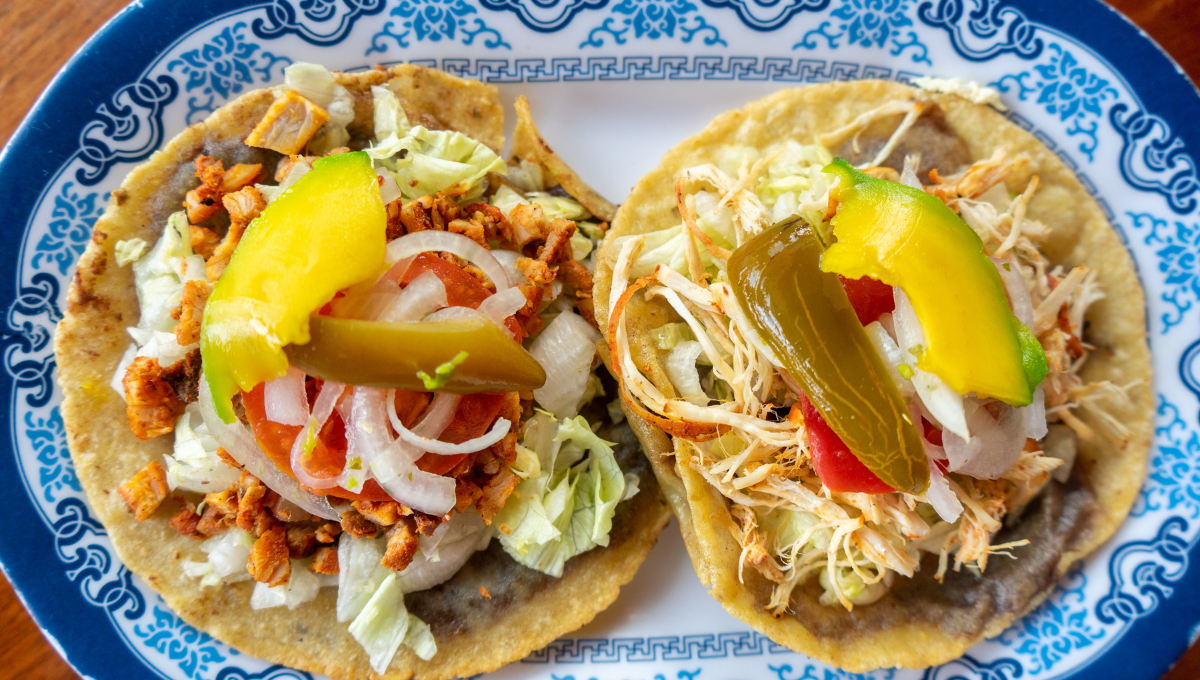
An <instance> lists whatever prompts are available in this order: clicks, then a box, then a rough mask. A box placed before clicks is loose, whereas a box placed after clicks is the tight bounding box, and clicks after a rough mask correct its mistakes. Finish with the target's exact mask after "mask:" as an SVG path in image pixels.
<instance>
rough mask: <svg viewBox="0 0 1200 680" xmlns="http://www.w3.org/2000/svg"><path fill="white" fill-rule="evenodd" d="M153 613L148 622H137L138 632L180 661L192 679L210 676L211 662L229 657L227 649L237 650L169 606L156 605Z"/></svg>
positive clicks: (143, 641)
mask: <svg viewBox="0 0 1200 680" xmlns="http://www.w3.org/2000/svg"><path fill="white" fill-rule="evenodd" d="M152 616H153V621H152V622H151V623H149V624H148V625H141V624H139V625H136V626H134V627H133V632H134V634H135V635H137V636H138V637H140V638H142V644H144V645H146V646H147V647H151V648H153V649H154V650H156V651H158V652H159V653H160V654H165V655H166V656H167V658H169V659H171V660H172V661H174V662H175V663H177V664H179V669H180V670H181V671H183V672H184V674H185V675H186V676H187V677H189V678H191V679H192V680H209V678H208V677H207V676H206V674H207V673H208V670H209V664H214V663H220V662H222V661H225V659H226V657H225V655H224V654H222V652H223V651H227V652H231V653H236V652H233V650H230V649H228V648H226V647H224V646H223V645H221V644H220V643H218V642H217V641H215V640H213V639H212V637H210V636H209V635H208V634H207V633H202V632H200V631H198V630H196V629H195V628H193V627H191V626H189V625H188V624H186V623H184V621H183V619H181V618H179V617H178V616H176V615H175V614H174V613H173V612H172V611H171V610H169V609H167V608H166V607H165V606H162V605H155V607H154V611H153V612H152Z"/></svg>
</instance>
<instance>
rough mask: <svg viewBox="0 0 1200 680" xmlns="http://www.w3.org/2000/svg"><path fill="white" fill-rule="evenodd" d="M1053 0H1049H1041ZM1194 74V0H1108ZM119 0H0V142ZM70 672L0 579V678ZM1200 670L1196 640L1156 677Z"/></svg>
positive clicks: (1198, 19)
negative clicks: (1171, 665)
mask: <svg viewBox="0 0 1200 680" xmlns="http://www.w3.org/2000/svg"><path fill="white" fill-rule="evenodd" d="M1047 1H1049V2H1052V1H1053V0H1047ZM1110 2H1111V4H1113V5H1114V6H1116V7H1117V8H1118V9H1120V10H1121V11H1122V12H1124V13H1125V15H1126V16H1128V17H1129V18H1130V19H1132V20H1133V21H1134V22H1135V23H1137V24H1138V25H1140V26H1141V27H1142V28H1144V29H1145V30H1146V32H1147V33H1149V34H1150V35H1151V36H1152V37H1153V38H1154V39H1155V40H1157V41H1158V43H1159V44H1160V45H1162V46H1163V47H1164V48H1165V49H1166V50H1167V52H1169V53H1170V54H1171V55H1172V56H1173V57H1175V59H1176V61H1178V62H1179V63H1180V64H1181V65H1182V66H1183V68H1184V70H1185V71H1187V73H1188V75H1189V76H1191V78H1192V79H1193V80H1196V81H1200V2H1197V1H1196V0H1110ZM125 4H127V3H126V0H0V144H5V143H7V142H8V139H9V137H11V136H12V133H13V131H14V130H15V129H16V127H17V125H18V124H19V123H20V122H21V119H23V118H24V117H25V113H26V112H27V111H28V110H29V108H30V107H31V106H32V105H33V102H34V100H35V99H37V96H38V95H39V94H40V93H41V91H42V88H44V87H45V86H46V83H48V82H49V81H50V78H51V77H52V76H53V75H54V73H55V71H57V70H58V68H59V67H60V66H61V65H62V64H63V62H65V61H66V60H67V58H68V57H70V56H71V54H72V53H73V52H74V51H75V50H76V48H78V47H79V46H80V45H81V44H83V41H84V40H86V39H87V38H88V36H90V35H91V34H92V33H95V32H96V30H97V29H98V28H100V26H101V25H102V24H103V23H104V22H105V21H107V20H108V19H109V17H111V16H112V15H113V14H115V13H116V12H117V10H119V9H121V8H122V7H124V6H125ZM74 677H76V676H75V673H74V672H73V671H72V670H71V668H70V667H69V666H67V664H66V663H65V662H64V661H63V660H62V659H61V658H59V656H58V654H56V653H55V652H54V650H53V649H52V648H51V647H50V645H49V644H48V643H47V642H46V640H45V638H43V637H42V635H41V633H40V632H38V629H37V626H35V625H34V623H33V621H32V620H31V619H30V618H29V615H28V614H26V613H25V610H24V609H23V608H22V607H21V604H20V602H18V601H17V598H16V597H15V596H14V594H13V591H12V587H11V586H9V584H8V582H7V581H5V580H4V579H0V680H8V679H10V678H13V679H15V678H21V679H22V680H43V679H46V680H49V679H54V680H68V679H70V678H74ZM1194 678H1200V645H1195V646H1193V647H1192V649H1191V650H1189V651H1188V653H1187V654H1186V655H1185V656H1184V657H1183V658H1182V659H1181V660H1180V661H1179V663H1178V664H1177V665H1176V666H1175V668H1174V669H1173V670H1172V671H1171V672H1170V673H1168V674H1167V676H1166V677H1165V678H1164V679H1163V680H1193V679H1194Z"/></svg>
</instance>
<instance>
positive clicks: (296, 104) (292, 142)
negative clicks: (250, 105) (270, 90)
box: [246, 90, 329, 154]
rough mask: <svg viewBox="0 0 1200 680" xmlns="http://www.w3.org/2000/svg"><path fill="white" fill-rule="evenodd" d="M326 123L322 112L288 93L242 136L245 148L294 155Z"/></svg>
mask: <svg viewBox="0 0 1200 680" xmlns="http://www.w3.org/2000/svg"><path fill="white" fill-rule="evenodd" d="M328 121H329V114H328V113H327V112H326V111H325V109H323V108H321V107H320V106H317V105H316V104H314V103H312V102H311V101H309V100H307V99H305V98H304V97H303V96H301V95H300V93H298V92H296V91H295V90H288V91H287V92H285V93H284V95H283V96H282V97H279V98H277V99H276V100H275V102H274V103H272V104H271V108H269V109H267V113H266V114H265V115H264V116H263V117H262V120H260V121H258V125H255V126H254V129H253V130H251V131H250V134H249V135H247V137H246V145H247V146H257V147H259V148H263V149H271V150H272V151H278V152H279V153H282V154H298V153H300V152H301V151H303V150H304V147H306V146H308V143H309V142H310V141H311V140H312V138H313V137H315V136H316V134H317V133H318V132H319V131H320V130H321V126H323V125H325V123H326V122H328Z"/></svg>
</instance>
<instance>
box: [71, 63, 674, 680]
mask: <svg viewBox="0 0 1200 680" xmlns="http://www.w3.org/2000/svg"><path fill="white" fill-rule="evenodd" d="M337 79H338V82H339V83H340V84H342V85H343V86H345V87H346V88H347V89H349V90H350V91H351V92H352V93H353V94H354V97H355V112H356V117H355V122H354V124H352V125H351V126H350V127H349V130H350V133H351V136H352V142H351V144H352V146H355V147H356V148H358V147H361V146H364V145H366V144H367V143H368V141H369V139H370V137H371V135H372V134H373V113H372V111H373V109H372V97H371V90H370V87H371V85H384V84H385V83H388V81H389V80H390V81H391V84H390V86H391V87H392V88H393V89H394V90H395V91H396V93H397V95H398V96H399V98H400V100H401V102H402V104H403V106H404V108H405V109H406V112H407V114H408V116H409V118H410V120H412V121H413V122H414V123H420V124H423V125H426V126H427V127H431V128H438V129H446V128H448V129H454V130H458V131H460V132H463V133H464V134H467V135H469V136H471V137H474V138H475V139H478V140H480V141H482V142H484V143H486V144H487V145H488V146H490V147H491V148H492V149H493V150H495V151H496V152H497V153H499V152H500V150H501V147H502V146H503V144H504V136H503V109H502V108H501V106H500V103H499V98H498V95H497V91H496V88H495V87H493V86H491V85H482V84H480V83H477V82H470V81H466V80H462V79H460V78H456V77H453V76H450V75H447V74H445V73H442V72H440V71H434V70H430V69H425V68H422V67H419V66H413V65H409V64H404V65H401V66H397V67H395V68H392V69H390V70H389V71H386V72H384V71H367V72H363V73H356V74H337ZM272 100H273V95H272V93H271V92H270V91H268V90H257V91H254V92H249V93H247V94H245V95H243V96H242V97H240V98H239V99H237V100H236V101H234V102H232V103H230V104H228V105H226V106H224V107H222V108H221V109H219V110H217V111H216V112H215V113H213V114H212V115H211V116H209V118H208V119H207V120H205V121H204V122H202V123H198V124H196V125H193V126H191V127H189V128H188V129H187V130H185V131H184V132H183V133H182V134H180V135H179V136H178V137H176V138H175V139H174V140H172V141H171V143H169V144H168V145H167V146H166V147H164V148H163V149H162V150H161V151H159V152H157V153H155V154H154V155H153V156H152V157H151V158H150V160H148V161H147V162H146V163H144V164H143V165H141V166H139V167H138V168H136V169H135V170H134V171H133V172H131V173H130V174H129V176H128V177H127V178H126V179H125V181H124V183H123V184H122V185H121V188H120V189H119V190H117V191H114V192H113V194H112V201H111V202H110V204H109V206H108V209H107V210H106V212H105V214H104V216H103V217H101V218H100V219H99V220H98V221H97V222H96V230H95V233H94V234H93V236H92V241H91V243H90V244H89V245H88V248H87V251H86V252H85V253H84V255H83V257H82V258H81V259H80V261H79V267H78V271H77V272H76V274H75V280H74V282H73V283H72V285H71V290H70V294H69V298H68V308H67V314H66V317H65V318H64V319H63V321H62V323H60V324H59V326H58V332H57V334H56V336H55V353H56V355H57V359H58V381H59V384H60V385H61V386H62V390H63V394H64V400H63V405H62V414H63V420H64V421H65V423H66V427H67V434H68V443H69V445H70V449H71V457H72V459H73V460H74V463H75V468H76V471H77V473H78V475H79V480H80V481H81V482H82V483H83V487H84V490H85V491H86V492H87V495H88V500H89V501H90V503H91V505H92V507H93V508H94V510H95V513H96V516H97V518H98V519H99V520H100V521H101V522H102V523H103V524H104V527H105V529H106V530H107V531H108V535H109V536H110V537H111V539H112V542H113V545H114V546H115V548H116V550H117V554H118V556H119V557H120V558H121V561H122V562H123V563H124V564H125V565H126V566H127V567H129V569H130V570H131V571H133V572H134V573H136V574H138V575H139V576H141V577H142V578H144V579H145V580H146V582H147V583H149V584H150V586H151V587H152V588H153V589H154V590H155V591H157V592H158V593H160V594H161V595H162V596H163V599H165V600H166V602H167V604H168V605H169V606H170V607H171V608H172V609H174V610H175V611H176V612H177V613H178V614H179V615H180V616H181V617H183V619H184V620H185V621H187V622H188V623H189V624H191V625H193V626H195V627H196V628H198V629H199V630H202V631H204V632H206V633H208V634H210V635H212V636H213V637H215V638H217V639H219V640H221V641H222V642H225V643H228V644H230V645H232V646H234V647H236V648H237V649H238V650H240V651H242V652H244V653H246V654H249V655H251V656H255V657H259V658H262V659H266V660H268V661H270V662H272V663H280V664H285V665H288V666H291V667H293V668H298V669H302V670H305V671H308V672H311V673H323V674H326V675H330V676H332V677H334V678H345V679H347V680H349V679H354V680H358V679H360V678H367V677H370V678H389V679H396V680H401V679H403V678H408V677H412V676H414V675H415V676H416V677H418V678H421V679H422V680H439V679H443V678H457V677H467V676H471V675H475V674H478V673H482V672H485V671H490V670H493V669H495V668H498V667H499V666H501V665H503V664H505V663H508V662H510V661H514V660H516V659H520V658H522V657H524V656H525V655H527V654H528V653H530V652H531V651H533V650H536V649H540V648H541V647H543V646H545V645H546V644H547V643H549V642H550V641H552V640H554V639H555V638H557V637H559V636H561V635H564V634H566V633H569V632H571V631H573V630H575V629H577V628H579V627H580V626H582V625H584V624H585V623H587V622H588V621H590V620H591V619H592V618H593V617H594V616H595V615H596V614H597V613H598V612H600V611H601V610H603V609H604V608H605V607H607V606H608V605H610V604H611V603H612V602H613V601H614V600H615V599H616V597H617V593H618V591H619V589H620V587H621V586H622V585H623V584H625V583H628V582H629V580H630V579H631V578H633V574H634V572H635V571H636V570H637V568H638V566H639V565H640V564H641V563H642V560H644V559H645V557H646V554H647V553H648V552H649V551H650V548H651V547H653V545H654V542H655V540H656V537H657V535H658V532H659V531H660V530H661V529H662V528H663V526H665V525H666V523H667V520H668V518H669V516H670V512H669V509H668V507H667V505H666V504H665V503H664V502H663V500H662V497H661V495H660V494H659V492H658V485H657V483H656V482H655V478H654V476H653V475H652V474H651V471H650V468H649V465H648V464H647V463H646V461H645V458H644V457H643V456H642V455H640V453H639V451H638V446H637V442H636V440H635V439H634V437H633V435H632V434H631V433H630V431H629V429H628V428H627V427H625V426H620V427H612V426H605V427H604V428H603V429H601V430H600V431H599V432H598V434H599V435H600V436H602V437H604V438H605V439H608V440H610V441H616V442H618V446H617V447H616V455H617V461H618V463H619V464H620V465H621V469H622V470H625V471H626V472H633V473H635V474H637V475H638V476H639V478H640V482H639V484H640V489H641V490H640V491H639V493H638V494H637V495H636V496H634V497H633V498H632V499H630V500H629V501H627V502H624V503H621V504H620V505H618V506H617V515H616V518H615V519H614V521H613V528H612V533H611V535H610V540H611V543H610V544H609V546H608V547H607V548H597V549H595V550H592V551H590V552H587V553H585V554H583V555H580V556H578V557H575V558H574V559H571V560H570V561H568V562H567V565H566V569H565V570H564V572H563V576H562V578H553V577H550V576H547V575H545V574H542V573H541V572H537V571H534V570H531V569H527V568H525V567H523V566H520V565H518V564H517V563H516V562H514V561H513V560H512V559H510V558H509V557H508V556H507V555H506V554H505V553H504V552H503V550H501V549H500V546H499V543H498V542H496V541H493V542H492V545H491V547H490V548H489V549H488V550H486V551H483V552H478V553H476V554H475V555H474V556H473V557H472V558H471V559H470V560H469V561H468V562H467V564H466V565H465V566H464V567H463V569H462V570H461V571H459V573H458V574H457V575H455V576H454V578H452V579H450V580H449V581H447V582H446V583H443V584H442V585H440V586H437V587H435V588H433V589H431V590H427V591H423V592H419V593H411V594H409V595H407V596H406V597H405V602H406V604H407V606H408V609H409V611H410V612H412V613H413V614H416V615H417V616H419V617H420V618H421V619H422V620H424V621H425V622H426V623H428V624H429V625H430V627H431V629H432V631H433V635H434V637H435V639H436V640H437V645H438V653H437V655H436V656H435V657H433V659H432V660H430V661H421V660H420V659H418V658H416V656H415V655H414V654H413V653H412V652H411V650H409V649H408V648H406V647H402V648H401V650H400V652H399V653H398V654H397V655H396V658H395V659H394V660H393V661H392V665H391V667H390V668H389V670H388V672H387V673H386V674H384V675H378V674H376V673H374V672H372V671H371V669H370V667H369V664H368V659H367V654H366V653H365V652H364V651H363V650H362V648H361V647H360V646H359V644H358V643H357V642H356V641H355V640H354V639H353V638H352V637H351V636H350V633H349V632H348V631H347V624H345V623H338V621H337V618H336V615H335V611H334V609H335V603H336V599H337V594H336V590H335V589H331V588H330V589H324V590H322V591H321V593H320V595H319V596H318V597H317V599H316V600H314V601H312V602H309V603H307V604H304V605H301V606H300V607H298V608H297V609H296V610H294V611H289V610H287V609H286V608H283V607H278V608H274V609H264V610H258V611H254V610H252V609H250V605H249V601H250V592H251V590H252V589H253V586H254V582H253V581H248V582H242V583H238V584H235V585H230V586H221V587H216V588H201V587H200V585H199V583H198V582H197V581H196V580H195V579H191V578H188V577H187V576H184V574H183V571H182V569H181V567H180V563H181V561H182V560H185V559H191V560H203V559H204V555H203V554H202V553H201V552H200V550H199V547H198V546H199V544H200V542H199V541H196V540H193V539H191V538H186V537H184V536H181V535H180V534H179V533H177V532H176V531H175V530H174V529H172V528H170V527H169V526H168V524H167V522H168V520H169V519H170V516H171V514H172V513H173V512H175V510H176V509H177V507H178V504H177V503H175V502H174V501H171V500H169V499H168V500H167V501H166V502H165V503H163V505H162V507H160V508H159V510H158V512H157V513H156V514H155V515H154V516H153V517H152V518H151V519H149V520H147V521H145V522H141V523H138V522H136V521H135V520H134V518H133V514H132V513H131V512H130V511H129V508H128V506H127V505H126V504H125V502H124V501H123V500H122V499H121V497H120V496H119V495H118V494H117V487H118V486H119V485H121V484H122V483H124V482H125V481H126V480H128V479H129V478H130V477H131V476H133V474H134V473H136V472H137V471H138V470H140V469H141V468H142V467H144V466H145V465H146V464H147V463H149V462H150V461H161V460H162V454H164V453H170V451H171V444H172V441H173V437H171V436H162V437H157V438H155V439H153V440H151V441H149V442H142V441H140V440H138V439H137V438H135V437H134V436H133V434H132V433H131V432H130V430H129V428H128V427H127V426H126V416H125V403H124V401H122V399H121V397H120V396H119V395H118V394H117V393H116V392H114V391H113V389H112V388H111V387H109V381H110V380H111V378H112V375H113V371H114V370H115V369H116V366H117V362H118V361H119V360H120V358H121V355H122V353H123V352H124V351H125V348H126V347H127V346H128V345H129V337H128V336H127V335H126V333H125V327H126V326H132V325H136V324H137V320H138V301H137V295H136V292H135V290H134V285H133V273H132V271H131V268H130V267H117V266H116V264H115V259H114V258H115V256H114V254H113V249H114V247H115V245H116V243H117V242H118V241H121V240H124V239H130V238H135V237H140V238H143V239H145V240H146V241H148V242H150V243H154V242H155V241H156V240H157V239H158V237H159V235H160V234H161V233H162V230H163V228H164V226H165V225H166V222H167V217H168V215H170V214H171V213H173V212H175V211H177V210H180V209H181V206H182V201H183V197H184V194H185V193H186V192H187V191H188V190H189V189H192V188H193V187H195V186H196V185H197V184H198V181H197V180H196V179H195V177H194V174H193V173H194V167H193V160H194V159H195V158H196V156H197V155H199V154H207V155H210V156H213V157H215V158H217V159H219V160H221V161H223V162H224V163H225V167H229V166H231V165H233V164H235V163H262V164H263V166H264V170H265V171H266V172H267V173H268V177H270V176H273V175H274V170H275V166H276V164H277V163H278V161H279V160H280V159H281V158H282V156H280V154H278V153H275V152H273V151H268V150H264V149H256V148H250V147H247V146H246V145H245V144H243V143H242V139H243V138H244V137H245V136H246V135H247V134H248V133H249V132H250V130H251V129H252V128H253V127H254V125H255V124H256V123H257V122H258V120H259V119H260V118H261V117H262V115H263V113H264V112H265V111H266V109H267V107H268V106H270V104H271V102H272ZM225 219H226V220H227V217H226V218H225ZM226 224H227V222H226ZM214 226H217V227H218V228H220V225H214ZM599 411H601V412H603V411H604V409H603V407H600V408H599ZM589 415H590V414H589ZM596 419H598V418H597V417H593V418H591V420H593V421H594V420H596ZM482 587H486V589H487V592H488V593H489V594H490V596H491V597H490V599H488V598H486V597H485V596H484V595H483V594H482V593H481V591H480V588H482Z"/></svg>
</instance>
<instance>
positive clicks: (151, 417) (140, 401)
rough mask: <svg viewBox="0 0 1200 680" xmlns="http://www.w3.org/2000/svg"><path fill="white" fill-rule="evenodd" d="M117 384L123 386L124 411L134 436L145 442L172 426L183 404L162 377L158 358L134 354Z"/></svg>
mask: <svg viewBox="0 0 1200 680" xmlns="http://www.w3.org/2000/svg"><path fill="white" fill-rule="evenodd" d="M121 385H122V386H123V387H124V388H125V403H126V408H125V414H126V416H127V417H128V419H129V429H130V430H132V431H133V434H134V436H136V437H137V438H138V439H141V440H142V441H148V440H149V439H151V438H153V437H157V436H158V435H160V434H166V433H168V432H170V431H172V430H173V429H175V419H176V418H178V417H179V414H180V413H183V408H184V406H185V405H186V404H184V402H183V400H182V399H180V398H179V396H178V395H177V394H176V393H175V390H174V389H172V387H171V385H170V384H169V383H168V382H167V381H166V380H165V372H164V371H163V367H162V366H160V365H159V363H158V359H154V358H151V357H136V358H135V359H134V360H133V363H131V364H129V367H128V368H126V369H125V378H124V379H123V380H122V381H121Z"/></svg>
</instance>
